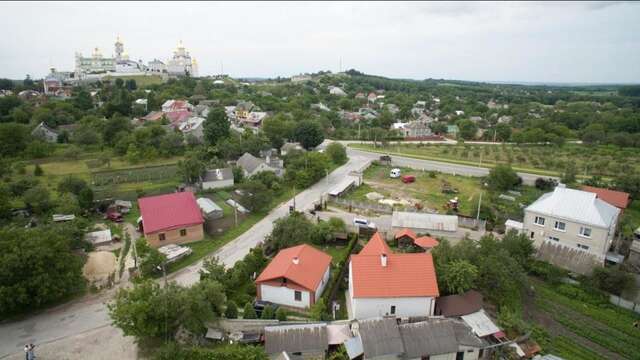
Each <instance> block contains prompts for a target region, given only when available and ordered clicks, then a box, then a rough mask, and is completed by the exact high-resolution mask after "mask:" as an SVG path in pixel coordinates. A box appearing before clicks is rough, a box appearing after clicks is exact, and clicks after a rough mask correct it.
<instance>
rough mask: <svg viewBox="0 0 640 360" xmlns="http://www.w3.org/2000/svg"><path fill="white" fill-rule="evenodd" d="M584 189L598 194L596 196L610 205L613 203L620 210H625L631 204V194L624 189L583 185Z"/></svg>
mask: <svg viewBox="0 0 640 360" xmlns="http://www.w3.org/2000/svg"><path fill="white" fill-rule="evenodd" d="M582 190H583V191H587V192H590V193H594V194H596V197H597V198H598V199H600V200H602V201H604V202H606V203H609V205H613V206H615V207H617V208H618V209H620V210H624V209H626V208H627V206H629V203H630V202H631V199H630V198H629V194H628V193H626V192H623V191H616V190H609V189H604V188H598V187H594V186H586V185H584V186H582Z"/></svg>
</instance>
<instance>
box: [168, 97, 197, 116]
mask: <svg viewBox="0 0 640 360" xmlns="http://www.w3.org/2000/svg"><path fill="white" fill-rule="evenodd" d="M192 110H193V106H192V105H191V104H189V102H188V101H186V100H167V101H165V102H164V104H162V112H163V113H170V112H174V111H189V112H190V111H192Z"/></svg>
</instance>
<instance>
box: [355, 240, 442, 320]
mask: <svg viewBox="0 0 640 360" xmlns="http://www.w3.org/2000/svg"><path fill="white" fill-rule="evenodd" d="M438 295H439V291H438V282H437V280H436V272H435V268H434V266H433V258H432V256H431V254H430V253H403V254H395V253H393V252H392V251H391V249H390V248H389V246H388V245H387V243H386V242H385V241H384V239H383V238H382V236H381V235H380V234H379V233H376V234H375V235H373V237H372V238H371V240H369V242H368V243H367V245H366V246H365V247H364V248H363V249H362V251H360V253H359V254H357V255H352V256H351V262H350V263H349V300H348V301H349V302H350V304H351V306H350V309H351V312H350V314H349V317H350V318H355V319H366V318H372V317H379V316H397V317H410V316H432V315H433V313H434V310H435V299H436V297H438Z"/></svg>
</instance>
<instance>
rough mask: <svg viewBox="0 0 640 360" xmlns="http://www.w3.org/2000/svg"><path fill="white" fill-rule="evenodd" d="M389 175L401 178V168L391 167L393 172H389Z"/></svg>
mask: <svg viewBox="0 0 640 360" xmlns="http://www.w3.org/2000/svg"><path fill="white" fill-rule="evenodd" d="M389 176H390V177H391V178H392V179H397V178H399V177H400V169H398V168H395V169H391V173H389Z"/></svg>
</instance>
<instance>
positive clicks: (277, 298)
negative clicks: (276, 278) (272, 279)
mask: <svg viewBox="0 0 640 360" xmlns="http://www.w3.org/2000/svg"><path fill="white" fill-rule="evenodd" d="M294 292H295V290H293V289H289V288H288V287H286V286H271V285H265V284H261V285H260V297H261V299H262V300H263V301H270V302H272V303H274V304H280V305H287V306H293V307H298V308H306V307H310V306H311V294H310V293H309V292H308V291H300V292H301V293H302V301H296V300H295V298H294Z"/></svg>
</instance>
